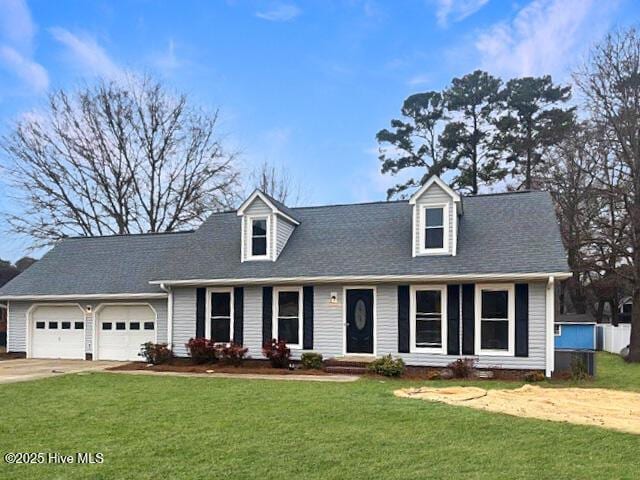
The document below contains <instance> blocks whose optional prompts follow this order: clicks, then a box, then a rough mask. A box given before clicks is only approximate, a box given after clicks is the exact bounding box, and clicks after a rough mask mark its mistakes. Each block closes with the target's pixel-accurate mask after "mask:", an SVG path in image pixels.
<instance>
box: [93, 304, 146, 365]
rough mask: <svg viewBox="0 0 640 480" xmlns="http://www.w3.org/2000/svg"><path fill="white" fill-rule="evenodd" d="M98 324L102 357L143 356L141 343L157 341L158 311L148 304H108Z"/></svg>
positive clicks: (138, 357) (100, 354)
mask: <svg viewBox="0 0 640 480" xmlns="http://www.w3.org/2000/svg"><path fill="white" fill-rule="evenodd" d="M96 327H97V329H98V330H97V338H98V340H97V342H98V358H99V359H101V360H128V361H134V360H141V357H140V356H139V355H138V354H139V353H140V348H141V346H142V344H143V343H146V342H155V338H156V328H157V325H156V315H155V312H154V311H153V310H152V309H151V308H150V307H149V306H148V305H114V306H106V307H104V308H102V309H101V310H100V312H99V314H98V319H97V322H96Z"/></svg>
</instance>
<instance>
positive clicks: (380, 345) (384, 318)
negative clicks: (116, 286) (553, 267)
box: [173, 283, 546, 370]
mask: <svg viewBox="0 0 640 480" xmlns="http://www.w3.org/2000/svg"><path fill="white" fill-rule="evenodd" d="M333 292H335V293H336V294H337V296H338V303H337V304H332V303H330V301H329V300H330V298H331V294H332V293H333ZM397 292H398V287H397V285H391V284H384V285H378V286H377V287H376V299H375V304H376V322H377V323H376V326H375V328H376V345H375V349H376V354H377V355H378V356H382V355H386V354H389V353H391V354H392V355H394V356H401V357H402V358H403V359H404V360H405V361H406V362H407V364H408V365H417V366H445V365H447V364H449V363H451V362H452V361H454V360H455V359H456V358H459V357H457V356H453V355H442V354H431V353H402V354H400V353H398V293H397ZM174 295H175V296H174V301H173V305H174V311H173V315H174V317H173V318H174V344H175V347H174V349H175V353H176V354H177V355H179V356H185V355H186V350H185V348H184V344H185V343H186V342H187V341H188V340H189V338H191V337H193V336H194V335H195V329H196V326H195V325H196V290H195V288H182V289H176V290H175V291H174ZM343 302H344V298H343V285H316V286H315V288H314V334H313V336H314V345H313V346H314V348H313V351H315V352H319V353H321V354H322V355H323V356H324V357H325V358H331V357H336V356H341V355H343V352H344V319H343ZM545 328H546V327H545V284H544V283H530V284H529V356H528V357H502V356H482V357H477V358H478V365H479V366H480V367H484V368H488V367H495V368H515V369H541V370H542V369H544V368H545ZM244 345H245V346H246V347H247V348H249V355H250V356H251V357H253V358H263V357H262V287H253V286H251V287H245V288H244ZM300 353H301V352H300V351H294V352H292V354H293V357H294V358H298V357H299V355H300ZM462 356H464V355H461V357H462Z"/></svg>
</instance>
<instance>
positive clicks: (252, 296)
mask: <svg viewBox="0 0 640 480" xmlns="http://www.w3.org/2000/svg"><path fill="white" fill-rule="evenodd" d="M569 276H570V273H569V269H568V266H567V261H566V254H565V251H564V249H563V246H562V242H561V239H560V234H559V229H558V226H557V223H556V218H555V215H554V210H553V205H552V202H551V198H550V196H549V194H547V193H545V192H516V193H503V194H490V195H477V196H470V197H461V196H459V195H458V194H457V193H455V192H454V191H453V190H451V189H450V188H449V187H448V186H447V185H446V184H445V183H444V182H442V181H441V180H440V179H439V178H437V177H432V178H431V179H430V180H429V181H428V182H427V183H426V184H425V185H424V186H423V187H422V188H421V189H420V190H419V191H418V192H416V193H415V194H414V196H413V197H412V198H411V199H410V200H409V201H396V202H375V203H362V204H351V205H328V206H318V207H304V208H288V207H286V206H285V205H283V204H281V203H280V202H278V201H276V200H274V199H273V198H271V197H269V196H268V195H266V194H264V193H263V192H260V191H255V192H254V193H253V194H252V195H251V196H250V197H249V198H248V199H247V200H246V201H245V202H244V203H243V204H242V206H241V207H240V208H239V209H238V210H237V211H233V212H224V213H214V214H213V215H211V216H210V217H209V219H208V220H207V221H205V222H204V223H203V224H202V226H200V228H198V229H197V230H195V231H193V232H183V233H172V234H147V235H126V236H109V237H95V238H69V239H66V240H63V241H61V242H60V243H59V244H58V245H56V246H55V248H53V249H52V250H51V251H50V252H49V253H47V254H46V255H45V256H44V257H43V258H42V259H41V260H40V261H39V262H38V263H36V264H35V265H33V266H32V267H31V268H30V269H29V270H27V271H26V272H25V273H23V274H22V275H20V276H18V277H17V278H15V279H14V280H13V281H11V282H9V283H8V284H7V285H5V286H4V287H3V288H1V289H0V301H7V303H8V339H7V343H8V351H10V352H23V353H24V354H25V355H26V356H27V357H34V358H37V357H40V358H85V357H87V358H93V359H112V360H137V359H139V357H138V352H139V349H140V344H141V343H144V342H146V341H154V342H163V343H168V344H170V345H171V347H172V348H173V350H174V352H175V353H176V354H177V355H186V349H185V343H186V342H187V341H188V340H189V339H190V338H191V337H196V336H204V337H208V338H212V339H214V340H215V341H219V342H228V341H230V340H234V341H236V342H238V343H241V344H243V345H244V346H246V347H248V348H249V354H250V355H251V356H252V357H253V358H261V356H262V353H261V347H262V344H263V342H265V341H267V340H269V339H271V338H280V339H284V340H286V341H287V343H288V344H289V345H290V347H291V349H292V352H293V356H294V358H296V357H299V356H300V354H302V353H303V352H305V351H314V352H319V353H321V354H322V355H323V356H324V357H325V358H331V357H338V358H339V357H343V356H349V357H351V356H354V355H361V356H363V357H371V356H381V355H386V354H389V353H390V354H392V355H394V356H400V357H402V358H403V359H404V360H405V362H406V363H407V364H408V365H416V366H444V365H446V364H448V363H450V362H452V361H453V360H455V359H457V358H460V357H475V358H477V360H478V365H479V366H480V367H486V368H489V367H490V368H506V369H532V370H544V371H545V372H546V374H547V375H550V374H551V372H552V371H553V358H554V355H553V354H554V347H553V340H554V337H553V332H554V328H553V323H554V282H556V281H558V280H561V279H564V278H567V277H569Z"/></svg>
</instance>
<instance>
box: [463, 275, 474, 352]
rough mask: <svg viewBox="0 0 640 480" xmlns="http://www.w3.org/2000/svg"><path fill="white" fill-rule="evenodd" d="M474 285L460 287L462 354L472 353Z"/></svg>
mask: <svg viewBox="0 0 640 480" xmlns="http://www.w3.org/2000/svg"><path fill="white" fill-rule="evenodd" d="M474 297H475V285H473V284H466V285H462V354H463V355H473V353H474V342H475V340H474V330H475V322H476V319H475V312H474V304H475V298H474Z"/></svg>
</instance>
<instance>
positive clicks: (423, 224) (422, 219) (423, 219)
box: [418, 203, 451, 255]
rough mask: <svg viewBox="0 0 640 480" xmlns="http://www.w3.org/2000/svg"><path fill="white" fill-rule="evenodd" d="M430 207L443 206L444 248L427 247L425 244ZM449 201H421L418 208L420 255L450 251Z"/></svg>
mask: <svg viewBox="0 0 640 480" xmlns="http://www.w3.org/2000/svg"><path fill="white" fill-rule="evenodd" d="M428 208H441V209H442V229H443V232H442V248H426V247H425V245H424V242H425V238H426V229H427V209H428ZM450 208H451V207H450V204H449V203H421V204H420V209H419V210H418V215H419V217H418V225H419V226H420V227H419V228H420V231H419V245H418V254H419V255H442V254H446V253H449V236H450V232H449V215H450V212H449V209H450Z"/></svg>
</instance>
